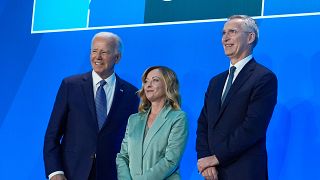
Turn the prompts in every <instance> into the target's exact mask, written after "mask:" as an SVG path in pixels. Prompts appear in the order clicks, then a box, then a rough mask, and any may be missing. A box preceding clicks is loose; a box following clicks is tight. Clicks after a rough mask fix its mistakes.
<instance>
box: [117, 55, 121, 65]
mask: <svg viewBox="0 0 320 180" xmlns="http://www.w3.org/2000/svg"><path fill="white" fill-rule="evenodd" d="M120 59H121V53H118V54H117V55H116V64H118V63H119V61H120Z"/></svg>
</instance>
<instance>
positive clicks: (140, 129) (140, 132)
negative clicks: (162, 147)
mask: <svg viewBox="0 0 320 180" xmlns="http://www.w3.org/2000/svg"><path fill="white" fill-rule="evenodd" d="M148 114H149V111H148V112H146V113H143V114H142V115H141V116H140V119H138V121H137V125H136V126H135V130H134V132H136V133H137V134H136V137H135V139H137V142H136V143H137V146H135V148H134V152H135V153H134V157H135V163H137V164H136V165H137V166H136V167H138V168H142V157H143V154H142V148H143V139H144V138H143V136H144V132H145V128H146V123H147V119H148ZM140 170H141V172H142V169H140Z"/></svg>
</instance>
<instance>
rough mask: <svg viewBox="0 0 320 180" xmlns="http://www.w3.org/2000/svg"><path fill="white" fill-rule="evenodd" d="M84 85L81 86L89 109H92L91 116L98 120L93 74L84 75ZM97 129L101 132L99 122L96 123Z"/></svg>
mask: <svg viewBox="0 0 320 180" xmlns="http://www.w3.org/2000/svg"><path fill="white" fill-rule="evenodd" d="M82 80H83V83H82V84H81V87H82V90H83V93H84V96H85V97H86V101H87V103H88V107H89V109H90V112H91V115H92V117H93V118H92V119H95V120H96V119H97V116H96V107H95V102H94V95H93V85H92V83H93V80H92V75H91V72H88V73H86V74H84V76H83V79H82ZM94 124H95V127H96V129H97V131H99V127H98V122H97V121H94Z"/></svg>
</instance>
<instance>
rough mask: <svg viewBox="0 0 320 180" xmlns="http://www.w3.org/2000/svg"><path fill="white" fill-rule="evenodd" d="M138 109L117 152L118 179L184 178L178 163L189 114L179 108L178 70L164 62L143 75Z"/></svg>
mask: <svg viewBox="0 0 320 180" xmlns="http://www.w3.org/2000/svg"><path fill="white" fill-rule="evenodd" d="M142 82H143V85H142V88H141V89H140V91H139V96H140V98H141V102H140V106H139V113H136V114H133V115H131V116H130V117H129V120H128V125H127V129H126V133H125V137H124V139H123V141H122V144H121V150H120V153H118V154H117V159H116V163H117V170H118V179H119V180H129V179H133V180H143V179H145V180H160V179H173V180H175V179H181V177H180V174H179V163H180V160H181V158H182V154H183V151H184V149H185V146H186V142H187V136H188V127H187V117H186V114H185V113H184V112H183V111H181V110H180V95H179V92H178V89H179V83H178V79H177V77H176V74H175V73H174V72H173V71H172V70H171V69H169V68H167V67H164V66H153V67H150V68H148V69H147V70H146V71H145V72H144V74H143V76H142Z"/></svg>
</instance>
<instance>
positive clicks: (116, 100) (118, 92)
mask: <svg viewBox="0 0 320 180" xmlns="http://www.w3.org/2000/svg"><path fill="white" fill-rule="evenodd" d="M123 93H124V88H123V83H122V80H121V79H120V78H119V76H118V75H117V74H116V87H115V90H114V95H113V100H112V104H111V107H110V111H109V114H108V116H107V120H106V123H104V125H103V127H102V128H101V130H102V129H103V128H104V127H105V126H106V125H107V124H109V123H111V121H112V120H114V119H113V118H112V116H113V114H114V113H115V111H116V109H117V107H118V106H119V105H120V102H121V99H122V97H123ZM101 130H100V131H101Z"/></svg>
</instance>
